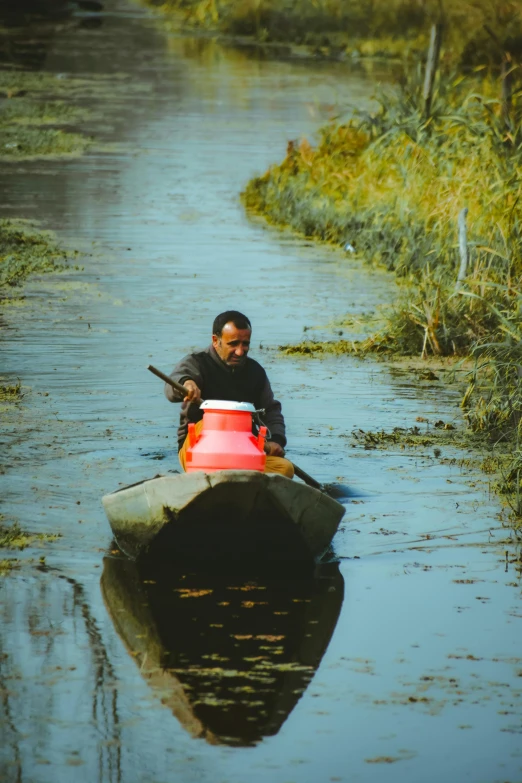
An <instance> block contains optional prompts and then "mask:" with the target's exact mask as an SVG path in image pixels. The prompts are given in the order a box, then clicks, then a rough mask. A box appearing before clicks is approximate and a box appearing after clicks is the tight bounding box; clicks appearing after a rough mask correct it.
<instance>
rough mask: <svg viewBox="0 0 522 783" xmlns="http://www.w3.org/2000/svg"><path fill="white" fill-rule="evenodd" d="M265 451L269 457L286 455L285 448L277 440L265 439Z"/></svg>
mask: <svg viewBox="0 0 522 783" xmlns="http://www.w3.org/2000/svg"><path fill="white" fill-rule="evenodd" d="M265 452H266V455H267V457H284V456H285V450H284V448H283V447H282V446H280V445H279V443H276V442H275V440H267V441H265Z"/></svg>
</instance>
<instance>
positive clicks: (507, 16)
mask: <svg viewBox="0 0 522 783" xmlns="http://www.w3.org/2000/svg"><path fill="white" fill-rule="evenodd" d="M145 1H146V2H147V3H148V4H149V5H153V6H156V7H159V8H160V9H161V11H162V12H163V13H164V14H166V15H167V16H174V17H175V18H180V17H181V18H182V19H183V21H184V22H185V23H188V24H190V25H193V26H196V27H202V28H204V29H211V30H218V31H219V32H221V33H225V34H228V35H232V36H241V37H244V36H249V37H252V38H254V39H256V40H258V41H260V42H263V43H266V42H291V43H295V44H305V45H308V46H310V47H311V48H312V49H313V51H314V53H315V54H317V55H323V56H329V55H331V54H341V53H349V54H352V55H360V56H370V57H375V56H394V57H397V56H399V57H404V56H408V55H413V56H417V55H418V54H419V53H421V52H423V51H425V49H426V42H427V35H426V31H428V30H429V27H430V25H431V24H432V23H434V22H443V23H444V24H445V27H446V31H447V33H446V57H447V58H453V59H454V60H455V61H459V60H461V61H463V62H465V63H468V64H474V63H477V62H487V61H489V60H494V59H495V57H496V54H497V51H496V49H497V47H496V43H495V41H494V40H493V38H492V36H491V33H493V35H494V36H495V38H496V39H497V40H499V41H500V43H501V45H504V47H505V48H506V49H508V50H509V51H511V52H512V53H515V52H519V51H521V50H522V28H521V15H520V11H521V9H520V3H519V2H518V1H517V0H500V2H496V3H493V2H491V0H475V2H459V3H445V4H444V6H443V5H442V4H441V3H440V2H439V1H438V0H423V2H422V3H420V2H417V0H372V2H371V3H368V2H365V0H351V2H349V3H347V2H344V0H239V1H238V0H145ZM485 25H486V26H487V28H488V30H489V31H490V33H488V32H486V31H485Z"/></svg>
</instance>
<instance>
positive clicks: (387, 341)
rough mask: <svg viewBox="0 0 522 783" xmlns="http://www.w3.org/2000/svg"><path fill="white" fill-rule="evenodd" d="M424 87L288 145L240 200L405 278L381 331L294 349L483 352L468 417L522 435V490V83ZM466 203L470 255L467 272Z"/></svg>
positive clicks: (492, 433) (497, 432)
mask: <svg viewBox="0 0 522 783" xmlns="http://www.w3.org/2000/svg"><path fill="white" fill-rule="evenodd" d="M517 74H518V71H517V70H516V69H515V73H514V75H515V76H516V75H517ZM421 93H422V91H421V78H420V73H417V74H415V76H414V77H412V78H410V79H408V80H405V81H404V83H403V84H402V85H400V86H399V88H398V89H397V90H396V91H394V92H393V93H390V92H388V94H383V95H381V96H380V108H379V110H378V111H377V112H376V113H375V114H372V115H371V116H358V117H356V118H355V119H352V120H350V121H348V122H346V123H341V124H338V123H337V124H335V123H332V124H330V125H328V126H327V127H325V128H323V130H322V132H321V136H320V140H319V143H318V144H317V146H316V147H315V148H314V147H312V146H311V145H310V144H309V143H308V141H307V140H306V139H303V140H302V141H300V142H299V143H297V142H290V144H289V145H288V150H287V155H286V158H285V159H284V161H283V162H282V163H281V164H279V165H275V166H273V167H272V168H271V169H270V170H269V171H268V172H267V173H266V174H265V175H263V176H261V177H258V178H256V179H254V180H252V181H251V182H250V183H249V184H248V186H247V188H246V190H245V192H244V194H243V198H244V202H245V205H246V206H247V208H248V209H250V210H253V211H255V212H257V213H260V214H263V215H264V216H265V217H267V218H268V220H270V221H272V222H274V223H276V224H278V225H289V226H291V227H293V228H294V229H296V230H297V231H299V232H300V233H302V234H304V235H306V236H308V237H314V238H317V239H320V240H322V241H327V242H332V243H337V244H342V245H344V243H345V242H350V243H351V244H353V245H355V248H356V251H357V252H358V253H359V254H361V255H362V256H363V257H364V258H365V259H366V260H368V261H370V262H372V263H375V264H379V265H384V266H385V267H386V268H387V269H389V270H391V271H394V272H395V273H396V275H397V279H398V281H399V296H398V298H397V301H396V302H395V303H394V304H393V305H392V306H391V307H390V308H389V309H388V310H387V311H385V312H384V313H383V317H384V325H383V328H382V329H380V330H378V331H377V332H376V333H375V334H374V335H372V336H371V337H368V338H366V339H365V340H363V341H360V342H350V341H346V340H344V341H337V342H331V343H328V342H327V343H314V342H313V341H310V340H308V341H306V342H304V343H302V344H301V345H299V346H294V347H290V346H285V350H286V351H287V352H300V353H304V354H312V355H314V354H321V353H325V352H345V353H360V354H363V353H369V352H377V353H386V354H398V355H417V356H422V357H427V356H430V355H431V356H436V357H440V356H453V357H467V358H471V359H473V360H474V362H475V366H474V369H473V370H472V371H470V373H469V380H470V383H469V387H468V390H467V392H466V395H465V397H464V399H463V402H462V405H463V409H464V411H465V415H466V417H467V420H468V422H469V424H470V426H471V428H472V430H473V431H475V432H479V433H482V434H483V435H484V436H486V437H487V438H489V439H494V440H495V441H502V442H509V443H510V444H511V448H512V450H513V453H514V457H513V460H512V463H511V467H510V469H509V471H508V476H509V481H508V483H510V486H512V487H514V486H515V485H516V486H517V487H518V490H517V491H519V492H520V489H521V488H522V484H521V479H522V451H521V443H522V437H521V436H522V384H521V382H520V380H521V377H522V326H521V324H522V201H521V198H520V197H521V195H522V186H521V184H520V183H521V181H522V124H521V123H522V108H521V107H520V105H519V98H520V95H521V93H520V92H518V91H515V92H514V93H513V96H512V101H511V103H506V102H504V103H502V102H501V100H500V84H499V79H498V78H494V77H482V78H481V79H479V77H478V75H474V76H469V77H467V78H464V77H463V76H458V77H454V78H452V79H450V78H445V79H441V80H440V83H439V86H438V90H437V92H436V94H435V96H434V100H433V104H432V110H431V114H430V116H429V117H427V116H426V113H425V109H424V104H423V100H422V94H421ZM463 208H467V209H468V214H467V231H468V234H467V250H468V255H469V260H468V266H467V270H466V274H465V276H464V278H463V279H462V280H461V281H460V282H458V283H457V278H458V273H459V266H460V254H459V230H458V218H459V214H460V213H461V211H462V210H463ZM513 491H514V490H513ZM517 510H518V513H521V512H522V505H519V506H518V509H517Z"/></svg>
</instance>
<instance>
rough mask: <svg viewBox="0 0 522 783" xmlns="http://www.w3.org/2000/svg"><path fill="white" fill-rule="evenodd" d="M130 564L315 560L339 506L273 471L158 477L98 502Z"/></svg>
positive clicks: (335, 523) (329, 534) (336, 523)
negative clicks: (156, 559)
mask: <svg viewBox="0 0 522 783" xmlns="http://www.w3.org/2000/svg"><path fill="white" fill-rule="evenodd" d="M102 502H103V505H104V508H105V512H106V514H107V517H108V519H109V522H110V525H111V528H112V532H113V533H114V537H115V539H116V542H117V544H118V546H119V547H120V549H121V550H122V551H123V552H124V553H125V554H126V555H127V556H128V557H130V558H132V559H137V558H140V557H142V556H146V555H151V556H152V555H155V556H156V555H158V554H165V555H167V556H168V557H169V558H171V559H173V561H176V560H180V561H183V560H186V559H187V558H188V559H196V560H209V559H210V560H215V559H216V558H222V559H234V560H243V559H245V558H247V559H248V558H254V559H259V560H273V561H292V560H294V561H305V560H308V561H309V560H310V559H313V560H318V559H319V558H320V557H321V556H322V555H323V554H324V552H325V551H326V550H327V549H328V547H329V545H330V543H331V541H332V538H333V536H334V535H335V533H336V531H337V528H338V526H339V522H340V521H341V519H342V516H343V514H344V511H345V509H344V506H343V505H341V503H338V502H337V501H336V500H334V499H333V498H330V497H329V496H328V495H326V494H325V493H324V492H320V491H319V490H317V489H314V488H313V487H309V486H307V485H306V484H301V483H300V482H298V481H292V480H290V479H288V478H286V477H284V476H281V475H278V474H274V473H269V474H267V473H259V472H257V471H249V470H221V471H217V472H216V473H203V472H197V473H182V474H178V475H167V476H158V477H156V478H153V479H150V480H148V481H142V482H140V483H138V484H133V485H131V486H129V487H125V488H123V489H120V490H117V491H116V492H112V493H111V494H109V495H105V496H104V497H103V499H102Z"/></svg>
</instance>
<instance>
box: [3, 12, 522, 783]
mask: <svg viewBox="0 0 522 783" xmlns="http://www.w3.org/2000/svg"><path fill="white" fill-rule="evenodd" d="M80 16H81V15H80ZM76 21H81V19H80V17H78V18H77V19H76ZM98 21H99V22H100V23H99V24H97V25H96V26H94V25H92V24H89V25H85V24H79V23H78V24H76V23H75V21H74V17H73V19H72V21H71V23H70V24H67V25H62V26H61V27H60V29H59V30H57V31H56V32H55V34H54V36H53V37H52V38H51V39H50V40H47V39H46V42H45V47H44V48H45V57H44V58H43V67H44V68H45V69H46V70H48V71H51V72H53V73H55V74H56V78H59V79H61V80H64V79H65V80H66V79H68V78H72V77H74V76H81V77H82V78H83V79H84V80H85V83H86V84H87V85H88V88H85V91H84V93H83V94H81V95H80V100H83V101H84V102H85V103H86V104H87V105H89V106H90V107H91V108H92V109H93V111H94V116H93V119H92V120H91V121H90V124H89V123H86V124H85V125H84V130H86V131H89V130H90V131H92V133H93V134H94V135H95V138H96V141H95V144H94V146H93V148H92V150H91V151H90V152H89V153H88V154H87V155H85V156H84V157H82V158H78V159H74V160H72V159H71V160H68V161H67V162H65V163H64V162H59V161H46V162H42V161H33V162H26V163H19V164H16V163H10V164H6V163H2V164H1V166H0V170H1V179H0V204H1V206H0V215H1V216H2V217H10V216H16V217H24V218H28V219H36V220H39V221H41V223H42V225H43V226H45V227H49V228H53V229H55V230H56V231H57V233H58V235H59V237H60V238H61V240H62V241H63V242H65V243H67V244H68V245H69V246H70V247H71V248H79V249H80V250H81V253H82V256H81V265H82V267H83V269H82V270H70V271H69V272H67V273H65V274H62V275H60V276H58V277H53V278H50V277H44V278H40V279H36V280H33V281H32V282H31V283H30V284H29V285H28V286H27V288H26V294H27V296H26V299H25V301H24V303H23V304H22V305H21V306H19V307H16V308H13V309H11V310H9V311H7V314H6V315H5V316H4V319H5V320H4V323H3V324H2V336H1V338H0V340H1V341H0V351H1V354H2V372H3V377H5V378H7V380H12V381H14V380H15V379H17V378H19V379H20V380H21V382H22V384H23V388H24V392H25V397H24V400H23V402H24V407H23V408H22V409H21V410H17V411H5V410H4V411H2V416H3V419H4V422H5V427H4V436H3V438H2V441H3V446H2V449H3V457H2V463H3V465H4V470H5V473H4V474H3V475H2V476H1V477H0V478H1V498H2V504H1V508H0V510H1V512H2V513H3V514H4V515H5V517H6V519H14V520H18V521H19V522H20V524H21V526H22V527H23V528H24V529H27V530H30V531H33V532H44V533H59V534H60V535H61V537H60V538H59V539H58V541H56V542H55V543H53V544H48V545H43V544H42V546H41V547H39V548H36V549H31V550H30V551H28V552H27V557H26V558H25V562H24V563H23V565H22V567H21V568H20V569H18V570H14V571H13V572H11V573H10V574H9V575H8V576H7V577H5V578H4V579H2V581H1V583H0V589H1V597H2V610H1V611H2V615H1V624H0V639H1V653H0V689H1V693H2V698H1V700H0V704H1V706H0V720H1V723H0V780H2V781H9V783H10V782H11V781H13V782H14V781H27V782H28V783H47V781H49V783H50V782H51V781H53V783H56V782H58V783H61V782H62V781H69V780H71V779H74V780H78V781H89V783H91V781H97V782H99V783H120V782H122V781H125V783H131V782H134V781H136V783H142V782H143V781H147V782H148V781H150V782H152V781H154V782H155V783H156V782H157V783H160V781H161V783H169V781H183V783H190V781H208V783H225V782H227V783H246V781H249V783H250V781H259V783H261V781H263V782H264V781H268V780H270V781H274V783H292V782H294V783H326V782H327V781H346V783H348V781H349V783H353V782H354V781H374V780H375V781H377V780H384V781H386V783H395V782H396V781H397V783H398V781H400V782H401V783H406V782H407V783H409V782H410V781H411V783H418V781H423V782H424V781H425V782H426V783H432V782H433V783H439V781H441V780H447V781H464V780H468V781H470V782H472V783H482V782H483V783H493V781H504V783H505V782H506V781H509V783H515V782H516V781H520V780H521V779H522V742H521V734H522V600H521V589H520V584H521V575H520V570H518V571H517V564H516V558H517V557H519V556H520V550H519V549H518V550H517V547H516V543H514V542H513V541H512V537H511V536H510V533H509V530H508V529H505V528H503V527H502V524H501V517H502V509H501V506H500V503H499V501H498V499H497V498H495V497H494V496H493V495H491V494H490V492H489V489H488V483H487V481H486V479H485V477H484V476H483V475H479V474H476V473H473V472H472V471H470V470H468V469H466V468H465V467H463V466H462V464H461V463H460V462H459V460H460V458H461V457H462V455H459V454H458V453H456V452H454V453H453V452H450V451H449V450H448V453H444V454H442V455H439V456H436V455H435V454H434V453H433V450H432V449H431V448H430V447H426V449H425V450H424V451H420V452H419V451H418V452H416V453H415V454H409V453H407V452H404V451H400V450H399V449H397V451H395V452H394V451H388V452H379V451H373V450H366V449H364V447H363V446H361V445H357V443H354V442H353V441H352V440H351V438H350V433H351V431H352V429H354V428H361V429H364V430H367V429H374V430H375V429H381V428H386V429H390V428H391V427H393V426H412V425H414V424H415V422H416V420H417V418H418V417H421V418H422V419H424V420H428V422H431V423H433V422H434V421H436V420H437V419H440V418H442V419H444V420H446V421H451V420H456V421H457V422H458V414H457V407H456V392H451V391H448V390H447V389H445V388H444V385H443V383H442V382H441V381H431V382H425V383H424V384H419V383H416V384H414V383H412V375H411V373H409V372H407V371H405V372H404V373H397V372H395V373H393V372H391V371H390V370H389V369H388V368H387V367H386V366H385V365H384V364H381V363H378V364H376V363H374V362H360V361H358V360H355V359H354V358H352V357H338V358H329V359H325V360H321V361H320V360H314V361H309V360H306V359H291V358H287V357H281V356H280V355H279V354H278V353H277V351H275V350H274V348H275V347H276V346H277V345H279V344H280V343H283V342H285V343H286V342H292V341H297V340H299V339H300V338H301V337H302V335H303V329H304V328H305V327H309V326H311V325H314V326H317V325H319V326H320V325H325V324H327V323H328V322H330V321H331V320H332V319H335V318H338V317H341V316H342V315H343V314H344V313H345V312H347V311H350V312H351V313H357V312H361V313H362V312H365V311H368V310H371V309H373V308H375V307H377V306H378V305H379V304H381V303H383V302H385V301H387V300H388V299H389V298H390V297H391V296H392V291H393V283H392V281H391V279H390V278H389V277H388V276H387V275H386V274H385V273H383V272H378V271H373V272H370V271H369V270H368V269H367V268H364V267H362V266H360V265H359V263H358V262H357V261H354V260H351V259H350V258H349V257H346V256H345V255H344V254H343V253H342V252H341V251H340V250H339V251H338V250H336V249H328V248H323V247H319V246H315V245H310V244H309V243H307V242H305V241H303V240H301V239H297V238H295V237H293V236H292V235H291V234H286V233H282V232H279V231H276V230H274V229H270V228H267V227H266V226H265V225H263V224H262V223H261V222H257V221H252V220H250V219H248V218H247V216H246V215H245V214H244V212H243V210H242V208H241V205H240V204H239V201H238V193H239V191H240V190H241V187H242V186H243V185H244V183H245V182H246V181H247V180H248V178H249V177H250V176H252V175H253V174H255V173H259V172H262V171H263V170H265V168H266V167H267V166H268V165H269V164H270V163H271V162H272V161H274V160H277V159H279V158H280V157H281V156H282V154H283V153H284V149H285V145H286V143H287V141H288V139H291V138H297V137H299V136H300V135H301V134H305V135H308V136H310V137H311V136H313V134H314V133H315V132H316V131H317V129H318V128H319V127H320V125H321V124H322V123H323V122H324V121H325V120H326V119H327V118H328V116H330V114H331V113H332V111H335V107H336V106H339V105H340V106H342V107H348V106H352V107H359V108H366V107H368V106H369V105H370V100H371V95H372V92H373V90H374V88H375V84H376V82H377V81H378V80H380V79H386V78H387V77H388V73H387V71H386V69H383V70H379V69H378V68H374V70H373V71H371V70H370V71H368V70H366V71H364V70H361V69H358V68H356V67H355V66H352V67H349V66H348V65H347V64H342V63H317V62H308V61H302V62H300V61H276V60H273V59H267V58H263V57H260V56H259V55H256V54H255V53H254V52H247V51H239V50H234V49H231V48H224V47H222V46H221V45H219V44H218V43H216V42H213V41H210V40H205V39H201V38H200V39H195V38H192V39H191V38H187V37H183V36H180V35H176V34H174V33H171V34H166V33H165V32H163V31H162V29H161V28H160V26H159V25H158V23H157V22H156V21H155V19H154V18H153V17H152V16H151V15H150V14H149V13H148V12H146V11H143V10H141V9H140V8H139V7H138V6H135V5H132V4H130V3H128V2H126V0H107V2H106V3H105V10H104V13H103V14H102V15H101V16H100V17H99V20H98ZM39 53H40V59H41V53H42V49H41V48H40V49H39ZM349 239H351V238H350V237H347V240H349ZM228 308H238V309H241V310H243V311H245V312H246V313H247V314H248V315H249V316H250V318H251V319H252V322H253V325H254V349H253V355H254V356H255V358H258V359H259V360H260V361H261V362H262V363H263V364H264V365H265V366H266V367H267V369H268V371H269V375H270V377H271V380H272V382H273V386H274V388H275V390H276V393H277V395H278V396H279V397H280V398H281V399H282V400H283V405H284V412H285V416H286V420H287V426H288V433H289V441H290V451H289V453H290V455H291V457H292V458H293V459H294V460H295V461H296V462H297V463H298V464H300V465H301V466H302V467H303V468H304V469H305V470H306V471H308V472H309V473H310V474H312V475H314V476H315V477H317V478H318V479H319V480H324V481H331V480H334V479H340V480H341V481H343V482H345V483H348V484H350V485H351V486H352V487H353V496H352V497H351V498H349V499H347V501H346V515H345V518H344V521H343V523H342V525H341V529H340V531H339V533H338V535H337V536H336V538H335V541H334V548H335V553H336V561H335V562H332V563H328V564H325V565H324V566H322V567H320V568H318V570H317V573H316V574H315V575H313V576H310V577H309V578H306V579H305V578H299V579H297V578H292V577H291V576H287V577H285V576H283V575H271V576H267V575H266V574H265V575H258V574H249V573H247V574H241V575H237V576H231V575H228V574H223V573H222V572H221V569H220V568H219V563H218V564H216V572H215V573H193V572H187V573H185V572H180V573H177V572H176V573H171V574H169V575H160V574H154V573H153V574H151V573H142V572H140V571H138V570H136V568H135V567H134V566H132V564H129V563H126V562H124V561H122V560H121V558H119V557H118V556H117V555H116V554H113V553H112V550H111V535H110V529H109V525H108V523H107V521H106V518H105V516H104V512H103V508H102V506H101V502H100V498H101V496H102V495H103V494H104V493H106V492H110V491H112V490H114V489H116V488H118V486H122V485H126V484H130V483H132V482H133V481H139V480H140V479H143V478H147V477H151V476H153V475H155V474H156V473H159V472H165V471H167V470H169V469H172V468H177V460H176V451H175V445H176V444H175V419H176V413H177V411H176V410H175V408H174V406H169V404H168V403H167V402H166V400H165V399H164V397H163V393H162V388H161V383H159V382H158V381H156V379H154V378H153V376H151V375H150V374H149V373H147V372H146V370H145V367H146V365H147V364H149V363H153V364H155V365H156V366H158V367H160V368H162V369H164V370H167V371H169V370H170V368H171V366H172V365H173V364H174V362H175V361H176V360H177V358H179V357H180V356H181V355H183V354H184V353H186V352H187V351H188V350H190V349H191V348H192V347H196V346H205V345H206V344H207V342H208V340H209V333H210V328H211V323H212V319H213V317H214V316H215V315H216V314H217V313H218V312H220V311H221V310H223V309H228ZM420 426H425V427H427V426H429V424H427V423H425V422H424V423H423V424H422V425H420Z"/></svg>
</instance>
